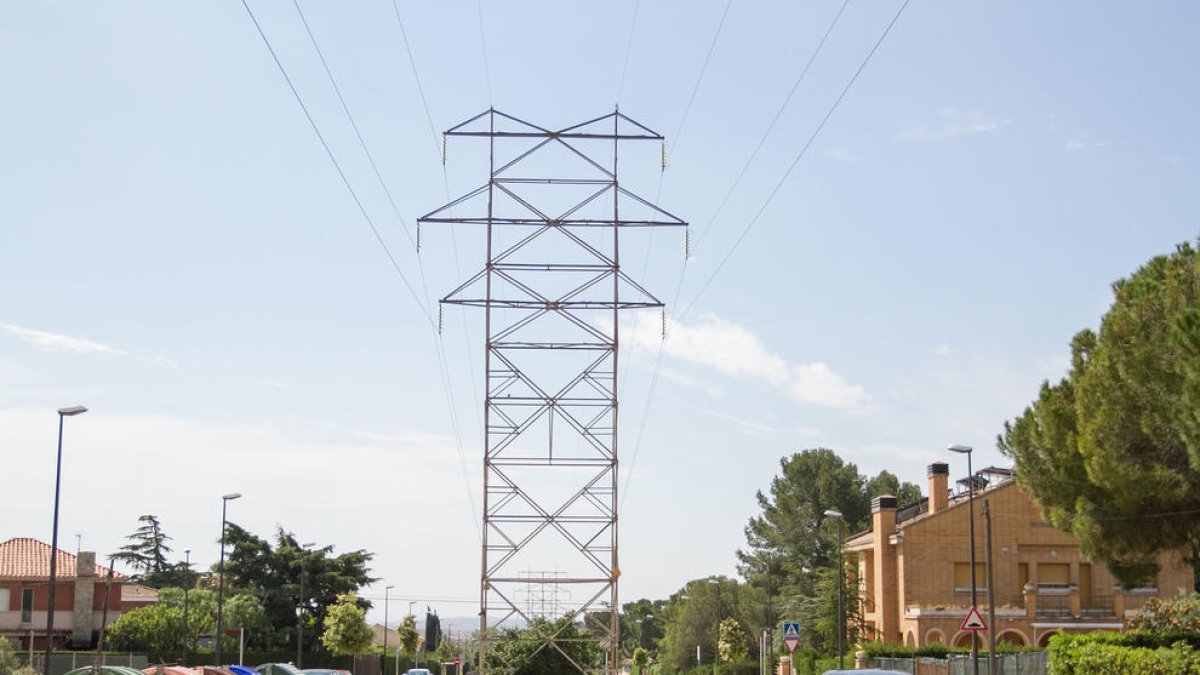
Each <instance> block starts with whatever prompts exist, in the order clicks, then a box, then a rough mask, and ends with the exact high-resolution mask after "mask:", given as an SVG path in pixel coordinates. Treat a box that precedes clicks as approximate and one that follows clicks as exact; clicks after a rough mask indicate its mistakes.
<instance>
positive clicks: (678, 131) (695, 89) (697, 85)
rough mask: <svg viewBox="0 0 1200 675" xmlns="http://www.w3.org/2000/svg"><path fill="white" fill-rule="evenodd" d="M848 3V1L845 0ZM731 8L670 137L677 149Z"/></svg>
mask: <svg viewBox="0 0 1200 675" xmlns="http://www.w3.org/2000/svg"><path fill="white" fill-rule="evenodd" d="M846 1H847V2H849V0H846ZM732 6H733V0H726V2H725V11H723V12H721V20H720V22H718V23H717V30H716V32H715V33H713V38H712V42H710V43H709V45H708V53H707V54H705V55H704V64H703V65H701V66H700V74H699V75H697V76H696V83H695V84H694V85H692V93H691V95H690V96H688V101H687V105H686V106H684V108H683V117H681V118H680V119H679V126H678V127H677V128H676V129H675V134H674V135H673V136H671V138H673V139H674V146H675V147H678V145H679V138H680V137H681V136H682V135H683V125H684V124H685V123H686V122H687V118H688V114H689V113H691V111H692V103H694V102H695V100H696V94H697V93H698V92H699V91H700V83H701V82H703V81H704V74H705V73H706V72H708V64H709V62H710V61H712V55H713V52H714V51H715V50H716V48H717V40H719V39H720V37H721V31H722V29H724V28H725V18H726V17H728V16H729V8H730V7H732ZM674 152H675V150H674V147H673V148H671V149H669V150H668V151H667V156H666V159H667V161H666V162H665V163H666V164H668V165H669V164H670V158H671V155H672V154H673V153H674ZM659 192H662V181H661V180H660V181H659Z"/></svg>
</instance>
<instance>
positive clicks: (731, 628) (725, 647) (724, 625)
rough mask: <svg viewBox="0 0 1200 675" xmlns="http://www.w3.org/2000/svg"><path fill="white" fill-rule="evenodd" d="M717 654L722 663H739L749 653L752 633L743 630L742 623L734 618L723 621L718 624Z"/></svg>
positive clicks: (726, 618) (730, 617)
mask: <svg viewBox="0 0 1200 675" xmlns="http://www.w3.org/2000/svg"><path fill="white" fill-rule="evenodd" d="M717 631H718V635H719V636H720V637H719V638H718V639H717V653H718V654H720V656H721V662H722V663H737V662H739V661H742V660H744V659H745V658H746V654H748V653H749V651H750V650H749V648H748V643H749V642H750V633H748V632H747V631H746V629H745V628H742V622H740V621H738V620H737V619H735V618H734V617H732V616H729V617H725V618H724V619H721V623H720V624H718V628H717Z"/></svg>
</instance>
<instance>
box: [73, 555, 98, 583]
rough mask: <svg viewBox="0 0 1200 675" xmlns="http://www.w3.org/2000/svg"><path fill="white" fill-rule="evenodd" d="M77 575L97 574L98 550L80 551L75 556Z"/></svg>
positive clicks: (91, 575)
mask: <svg viewBox="0 0 1200 675" xmlns="http://www.w3.org/2000/svg"><path fill="white" fill-rule="evenodd" d="M75 576H77V577H94V576H96V552H95V551H80V552H79V553H78V554H77V555H76V556H75Z"/></svg>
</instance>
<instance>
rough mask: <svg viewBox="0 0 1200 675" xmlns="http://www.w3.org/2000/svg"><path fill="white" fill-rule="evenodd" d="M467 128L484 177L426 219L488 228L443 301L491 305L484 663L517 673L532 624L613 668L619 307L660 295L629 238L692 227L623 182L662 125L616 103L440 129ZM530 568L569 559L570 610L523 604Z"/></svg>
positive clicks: (582, 667)
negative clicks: (632, 272)
mask: <svg viewBox="0 0 1200 675" xmlns="http://www.w3.org/2000/svg"><path fill="white" fill-rule="evenodd" d="M458 136H464V137H480V138H485V139H487V142H488V158H489V160H488V161H489V167H488V174H489V178H488V182H487V184H486V185H484V186H482V187H480V188H477V189H475V190H473V191H471V192H469V193H467V194H465V195H463V196H462V197H459V198H458V199H455V200H454V201H452V202H450V203H449V204H446V205H445V206H443V207H441V208H439V209H437V210H435V211H433V212H431V213H428V214H426V215H424V216H422V217H421V218H420V219H419V220H418V222H420V223H452V224H475V225H482V226H484V227H485V229H486V241H487V255H486V261H487V262H486V265H485V266H484V268H483V269H482V270H480V271H479V272H478V273H477V274H475V275H474V276H472V277H471V278H469V279H467V280H466V281H465V282H463V283H462V285H460V286H459V287H458V288H456V289H454V291H452V292H451V293H450V294H449V295H447V296H446V297H445V298H443V299H442V300H441V302H442V303H445V304H455V305H468V306H474V307H483V308H484V325H485V333H486V355H485V361H484V370H485V373H486V385H485V390H486V391H485V400H484V445H485V447H484V455H483V530H482V535H483V536H482V574H481V584H480V614H479V663H480V670H481V672H485V673H503V672H508V671H511V670H512V664H507V663H504V662H503V654H502V653H500V652H497V651H496V650H495V649H494V647H495V646H496V644H497V642H498V641H499V640H501V639H503V638H502V630H501V629H502V627H503V626H504V625H511V624H512V622H514V621H524V622H525V623H527V624H528V625H529V626H531V627H532V628H533V630H535V631H536V632H537V635H538V637H539V640H540V641H541V645H540V647H539V648H538V649H539V650H543V649H551V650H556V651H558V652H559V654H561V656H562V657H563V658H564V659H565V661H566V662H567V663H570V664H571V665H572V666H574V668H575V669H576V670H578V672H581V673H613V672H616V671H617V670H619V668H620V658H619V642H620V630H619V624H618V612H619V605H618V600H617V579H618V578H619V577H620V574H621V571H620V567H619V565H618V555H617V554H618V547H617V355H618V344H619V342H618V336H619V332H620V321H619V313H620V310H623V309H642V308H661V307H662V306H663V304H662V303H661V302H659V301H658V299H656V298H655V297H654V296H653V295H651V294H650V293H649V292H648V291H647V290H646V289H644V288H643V287H642V286H640V285H639V284H638V283H637V282H635V281H634V280H633V279H631V278H630V277H628V276H627V275H626V274H625V273H624V272H623V271H622V270H621V265H620V254H621V247H620V243H621V241H620V239H621V233H622V231H623V230H626V229H628V228H641V227H660V226H682V227H686V225H687V223H685V222H684V221H682V220H680V219H679V218H677V217H675V216H673V215H671V214H670V213H667V212H666V211H663V210H662V209H659V208H658V207H656V206H654V205H652V204H651V203H650V202H648V201H646V200H645V199H642V198H641V197H638V196H637V195H635V194H633V193H632V192H630V191H628V190H626V189H625V188H624V187H622V186H621V184H620V182H619V181H618V180H617V169H618V161H617V160H618V151H619V148H620V145H621V143H622V142H624V141H635V140H636V141H646V140H658V141H660V142H661V141H662V140H663V137H662V136H660V135H659V134H657V133H655V132H653V131H651V130H650V129H648V128H646V127H644V126H642V125H641V124H638V123H637V122H635V121H633V120H632V119H630V118H628V117H626V116H625V115H623V114H621V113H620V112H619V111H614V112H612V113H610V114H607V115H604V116H602V117H597V118H595V119H592V120H588V121H586V122H583V123H580V124H576V125H573V126H569V127H566V128H563V129H558V130H551V129H548V128H544V127H540V126H538V125H535V124H531V123H529V122H526V121H523V120H520V119H517V118H515V117H512V116H510V115H506V114H504V113H502V112H499V111H497V110H494V109H492V110H488V111H486V112H483V113H481V114H479V115H476V116H475V117H472V118H471V119H469V120H467V121H465V122H463V123H462V124H459V125H458V126H455V127H453V128H452V129H450V130H448V131H446V132H444V139H445V138H446V137H458ZM597 157H599V159H597ZM551 173H553V175H552V176H551V175H547V174H551ZM529 569H555V570H558V571H561V574H555V575H554V576H552V577H548V578H545V579H543V580H541V581H542V583H543V584H545V585H546V586H554V585H557V586H562V587H563V588H564V589H565V588H570V589H571V591H570V592H569V593H568V592H563V593H561V594H558V593H557V592H556V593H555V596H556V597H565V598H569V600H568V602H567V603H565V604H566V605H567V606H563V604H560V603H555V604H554V605H553V606H554V607H555V611H563V614H561V615H559V616H538V615H537V614H536V613H535V612H534V611H533V609H532V608H531V606H530V605H529V603H522V602H521V601H520V597H519V596H520V593H521V591H522V589H527V588H528V583H529V577H528V575H527V574H523V573H522V571H523V570H529ZM540 619H545V620H546V621H540ZM506 622H507V623H506ZM578 643H591V644H593V645H596V646H599V647H600V649H599V650H598V649H596V648H595V647H592V648H590V649H582V650H581V649H577V648H574V647H575V645H576V644H578ZM601 652H602V653H603V655H604V657H603V659H601V658H599V656H597V655H598V654H600V653H601ZM581 655H591V656H590V657H585V656H581ZM493 661H495V662H496V663H493Z"/></svg>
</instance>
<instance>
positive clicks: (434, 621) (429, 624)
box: [425, 608, 442, 652]
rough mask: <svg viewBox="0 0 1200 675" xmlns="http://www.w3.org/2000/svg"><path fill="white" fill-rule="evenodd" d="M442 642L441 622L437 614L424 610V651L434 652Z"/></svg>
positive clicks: (427, 609)
mask: <svg viewBox="0 0 1200 675" xmlns="http://www.w3.org/2000/svg"><path fill="white" fill-rule="evenodd" d="M441 642H442V621H441V619H439V618H438V615H437V612H431V611H429V608H426V609H425V651H427V652H432V651H436V650H437V648H438V645H439V644H441Z"/></svg>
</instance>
